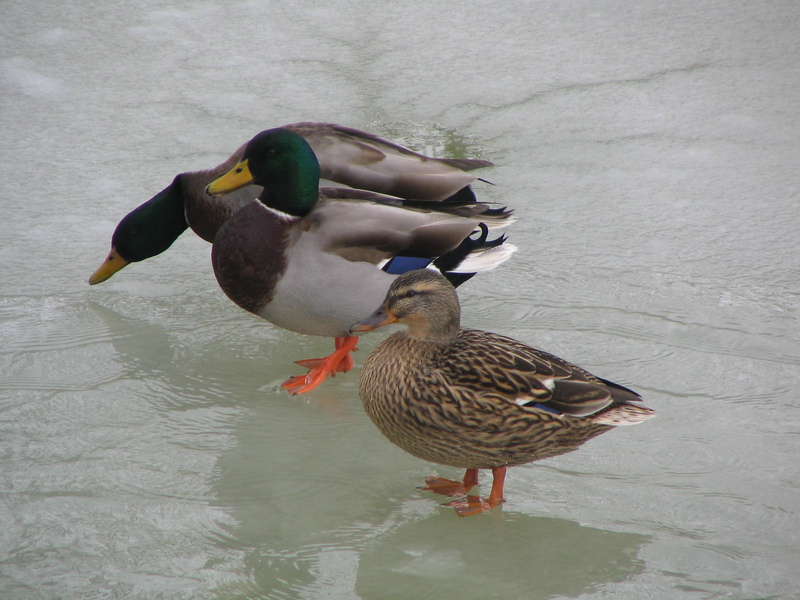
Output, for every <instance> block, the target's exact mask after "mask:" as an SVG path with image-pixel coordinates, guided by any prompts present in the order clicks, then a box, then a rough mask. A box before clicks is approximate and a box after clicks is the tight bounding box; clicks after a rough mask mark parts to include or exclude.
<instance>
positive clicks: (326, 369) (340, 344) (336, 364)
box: [281, 335, 358, 394]
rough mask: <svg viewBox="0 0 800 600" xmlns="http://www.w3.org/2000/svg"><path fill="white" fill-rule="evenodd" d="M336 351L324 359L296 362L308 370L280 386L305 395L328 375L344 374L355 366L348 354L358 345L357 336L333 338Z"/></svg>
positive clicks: (293, 392) (292, 392)
mask: <svg viewBox="0 0 800 600" xmlns="http://www.w3.org/2000/svg"><path fill="white" fill-rule="evenodd" d="M334 343H335V346H336V350H334V351H333V353H332V354H330V355H329V356H326V357H325V358H309V359H305V360H298V361H297V364H298V365H300V366H302V367H305V368H307V369H308V373H307V374H305V375H295V376H294V377H290V378H289V379H287V380H286V381H284V382H283V384H281V386H282V387H284V388H285V389H287V390H288V391H289V392H290V393H291V394H305V393H306V392H310V391H311V390H313V389H315V388H316V387H318V386H319V385H320V384H321V383H322V382H323V381H325V378H326V377H327V376H328V375H336V373H337V372H339V373H344V372H346V371H349V370H350V369H352V368H353V365H354V364H355V363H354V361H353V357H352V356H350V352H354V351H355V349H356V344H358V336H355V335H348V336H347V337H337V338H335V342H334Z"/></svg>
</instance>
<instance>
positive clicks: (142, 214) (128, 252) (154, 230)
mask: <svg viewBox="0 0 800 600" xmlns="http://www.w3.org/2000/svg"><path fill="white" fill-rule="evenodd" d="M180 177H181V176H180V175H178V176H177V177H176V178H175V179H174V180H173V182H172V183H171V184H170V185H169V186H168V187H166V188H165V189H163V190H161V191H160V192H159V193H158V194H156V195H155V196H153V197H152V198H151V199H150V200H148V201H147V202H145V203H144V204H142V205H141V206H139V207H137V208H135V209H133V210H132V211H131V212H129V213H128V214H127V215H125V217H124V218H123V219H122V221H120V222H119V225H117V228H116V230H114V235H113V236H112V238H111V252H109V254H108V257H107V258H106V260H105V261H103V264H102V265H100V267H99V268H98V269H97V271H95V272H94V274H93V275H92V276H91V277H90V278H89V285H96V284H98V283H102V282H104V281H105V280H106V279H108V278H109V277H111V276H112V275H113V274H114V273H116V272H117V271H119V270H120V269H122V268H123V267H125V266H126V265H127V264H129V263H132V262H138V261H140V260H145V259H148V258H151V257H153V256H156V255H157V254H161V253H162V252H164V250H166V249H167V248H169V247H170V246H171V245H172V242H174V241H175V240H176V239H178V236H179V235H180V234H181V233H183V232H184V231H185V230H186V228H187V227H188V224H187V223H186V215H185V213H184V205H183V191H182V188H181V182H180Z"/></svg>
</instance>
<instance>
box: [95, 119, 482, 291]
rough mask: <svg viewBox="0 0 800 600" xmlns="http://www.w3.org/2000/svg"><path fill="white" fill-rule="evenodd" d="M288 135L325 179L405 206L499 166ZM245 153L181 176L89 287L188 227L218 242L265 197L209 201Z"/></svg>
mask: <svg viewBox="0 0 800 600" xmlns="http://www.w3.org/2000/svg"><path fill="white" fill-rule="evenodd" d="M285 128H286V129H290V130H291V131H294V132H295V133H297V134H299V135H301V136H302V137H303V138H304V139H305V140H306V141H307V142H308V144H309V145H310V146H311V148H312V149H313V150H314V153H315V154H316V155H317V158H318V160H319V162H320V176H321V177H322V178H323V179H327V180H330V181H333V182H336V183H338V184H342V185H345V186H350V187H354V188H358V189H364V190H372V191H375V192H380V193H383V194H390V195H393V196H399V197H402V198H413V199H416V200H423V201H431V202H439V201H442V200H444V199H446V198H449V197H451V196H453V195H454V194H456V193H457V192H459V191H460V190H462V189H464V188H466V186H468V185H469V184H470V183H472V182H473V181H475V179H477V178H476V177H475V176H474V175H471V174H470V173H467V171H471V170H473V169H478V168H481V167H487V166H491V164H492V163H491V162H489V161H487V160H479V159H446V158H429V157H427V156H424V155H422V154H418V153H416V152H412V151H411V150H409V149H408V148H404V147H402V146H399V145H397V144H395V143H393V142H390V141H388V140H385V139H383V138H380V137H378V136H376V135H373V134H371V133H366V132H364V131H359V130H358V129H352V128H350V127H343V126H342V125H335V124H330V123H294V124H292V125H286V126H285ZM244 148H245V146H242V147H241V148H239V149H238V150H236V152H234V153H233V155H232V156H231V157H230V158H229V159H228V160H226V161H225V162H224V163H222V164H221V165H219V166H217V167H214V168H213V169H210V170H208V171H197V172H193V173H181V174H180V175H178V176H177V177H175V179H174V180H173V182H172V183H171V184H170V185H169V186H167V187H166V188H165V189H163V190H162V191H160V192H159V193H158V194H156V195H155V196H153V198H151V199H150V200H148V201H147V202H145V203H144V204H142V205H141V206H139V207H138V208H136V209H134V210H133V211H132V212H130V213H129V214H128V215H127V216H125V218H124V219H122V221H120V223H119V225H117V228H116V230H115V231H114V235H113V237H112V239H111V252H110V253H109V255H108V257H107V258H106V260H105V261H104V262H103V264H102V265H101V266H100V268H98V269H97V271H95V273H94V274H93V275H92V277H91V278H90V279H89V283H90V284H91V285H94V284H97V283H101V282H103V281H105V280H106V279H108V278H109V277H111V276H112V275H113V274H114V273H116V272H117V271H119V270H120V269H122V268H123V267H124V266H126V265H127V264H129V263H131V262H138V261H141V260H145V259H148V258H151V257H153V256H156V255H158V254H161V253H162V252H164V251H165V250H166V249H167V248H169V247H170V245H172V243H173V242H174V241H175V240H176V239H178V236H179V235H180V234H181V233H183V232H184V231H185V230H186V228H187V227H191V228H192V230H193V231H194V232H195V233H196V234H197V235H199V236H200V237H201V238H203V239H204V240H206V241H207V242H213V241H214V236H215V235H216V234H217V231H218V230H219V228H220V226H221V225H222V224H223V223H224V222H225V221H227V220H228V218H229V217H230V216H231V215H232V214H233V213H234V212H236V211H237V210H239V209H240V208H241V207H242V206H244V205H245V204H247V203H249V202H250V201H252V200H254V199H256V198H257V197H258V195H259V194H260V193H261V188H260V187H259V186H256V185H250V186H246V187H244V188H241V189H239V190H237V191H236V193H233V194H227V195H226V196H225V197H224V198H223V199H215V198H211V197H209V196H208V195H207V194H206V193H205V188H206V186H207V185H208V184H209V183H210V182H211V181H213V180H214V179H216V178H217V177H219V176H220V175H222V174H223V173H226V172H227V171H228V170H230V168H231V167H232V166H233V165H235V164H238V163H239V161H240V160H241V158H242V153H243V152H244Z"/></svg>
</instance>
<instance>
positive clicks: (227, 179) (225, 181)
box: [206, 160, 253, 196]
mask: <svg viewBox="0 0 800 600" xmlns="http://www.w3.org/2000/svg"><path fill="white" fill-rule="evenodd" d="M251 183H253V176H252V175H251V174H250V168H249V167H248V166H247V160H243V161H242V162H240V163H239V164H237V165H236V166H235V167H233V168H232V169H231V170H230V171H228V172H227V173H225V175H223V176H222V177H218V178H217V179H215V180H214V181H212V182H211V183H209V184H208V185H207V186H206V193H207V194H209V195H211V196H219V195H220V194H227V193H228V192H232V191H233V190H238V189H239V188H240V187H244V186H246V185H249V184H251Z"/></svg>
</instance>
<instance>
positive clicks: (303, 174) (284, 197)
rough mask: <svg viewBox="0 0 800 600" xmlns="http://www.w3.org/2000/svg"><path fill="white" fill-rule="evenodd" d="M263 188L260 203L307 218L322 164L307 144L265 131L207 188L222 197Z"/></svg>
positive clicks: (289, 134) (280, 130)
mask: <svg viewBox="0 0 800 600" xmlns="http://www.w3.org/2000/svg"><path fill="white" fill-rule="evenodd" d="M251 183H252V184H256V185H260V186H262V187H263V188H264V191H263V193H262V194H261V196H260V198H259V200H261V201H262V202H263V203H264V204H266V205H267V206H270V207H272V208H274V209H276V210H280V211H282V212H285V213H288V214H292V215H296V216H304V215H306V214H308V212H309V211H311V209H312V208H314V205H315V204H316V202H317V199H318V194H319V192H318V190H319V161H318V160H317V157H316V155H315V154H314V151H313V150H312V149H311V146H309V145H308V142H306V140H305V139H304V138H303V137H302V136H300V135H298V134H297V133H295V132H294V131H291V130H290V129H284V128H282V127H279V128H277V129H268V130H266V131H262V132H261V133H259V134H258V135H257V136H255V137H254V138H253V139H252V140H250V141H249V142H248V143H247V146H246V147H245V149H244V153H243V154H242V160H241V161H239V163H238V164H236V165H235V166H234V167H233V168H232V169H231V170H230V171H228V172H227V173H225V174H224V175H223V176H222V177H219V178H218V179H215V180H214V181H212V182H211V183H210V184H209V185H208V186H207V187H206V193H208V194H209V195H211V196H219V195H221V194H226V193H228V192H232V191H233V190H236V189H239V188H240V187H243V186H245V185H248V184H251Z"/></svg>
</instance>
